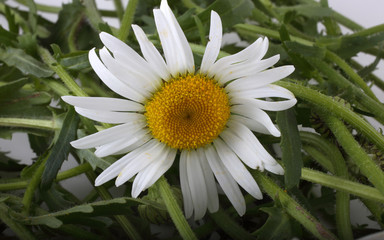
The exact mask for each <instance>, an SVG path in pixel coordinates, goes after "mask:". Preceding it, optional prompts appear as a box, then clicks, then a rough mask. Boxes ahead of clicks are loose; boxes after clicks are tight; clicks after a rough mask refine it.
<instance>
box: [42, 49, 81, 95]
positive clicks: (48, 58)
mask: <svg viewBox="0 0 384 240" xmlns="http://www.w3.org/2000/svg"><path fill="white" fill-rule="evenodd" d="M38 52H39V54H40V57H41V58H42V59H43V61H44V62H45V63H46V64H47V65H48V66H49V67H50V68H51V69H52V70H53V71H55V73H56V74H57V75H58V76H59V77H60V78H61V80H62V81H63V82H64V84H65V85H66V86H67V87H68V88H69V89H70V90H71V91H72V92H73V94H74V95H76V96H83V97H85V96H87V94H86V93H85V92H84V91H83V90H82V89H81V88H80V87H79V85H77V84H76V82H75V81H74V80H73V78H72V77H71V76H70V75H69V74H68V73H67V71H65V69H64V68H63V66H61V65H60V64H59V63H58V62H57V61H56V60H55V59H54V58H53V57H52V55H51V54H50V53H49V51H48V50H47V49H45V48H42V47H39V48H38Z"/></svg>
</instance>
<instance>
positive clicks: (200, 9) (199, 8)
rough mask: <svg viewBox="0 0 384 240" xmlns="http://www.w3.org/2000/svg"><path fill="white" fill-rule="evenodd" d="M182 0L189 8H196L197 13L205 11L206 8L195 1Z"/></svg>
mask: <svg viewBox="0 0 384 240" xmlns="http://www.w3.org/2000/svg"><path fill="white" fill-rule="evenodd" d="M181 2H182V3H183V4H184V6H186V7H187V8H194V9H196V12H197V13H201V12H202V11H204V8H202V7H200V6H199V5H197V4H196V3H194V2H193V1H192V0H181Z"/></svg>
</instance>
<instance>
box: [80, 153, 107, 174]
mask: <svg viewBox="0 0 384 240" xmlns="http://www.w3.org/2000/svg"><path fill="white" fill-rule="evenodd" d="M77 155H78V156H79V158H80V160H81V161H83V162H84V160H85V161H87V162H88V163H89V164H90V165H91V166H92V169H93V170H95V169H96V168H101V169H103V170H105V169H106V168H107V167H109V166H110V165H111V164H110V163H109V162H108V161H105V160H104V159H102V158H99V157H96V155H95V154H94V153H93V152H91V151H90V150H88V149H80V150H77Z"/></svg>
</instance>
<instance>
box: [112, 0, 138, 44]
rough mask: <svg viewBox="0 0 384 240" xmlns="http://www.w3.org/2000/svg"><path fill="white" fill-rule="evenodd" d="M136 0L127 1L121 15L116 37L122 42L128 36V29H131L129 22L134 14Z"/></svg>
mask: <svg viewBox="0 0 384 240" xmlns="http://www.w3.org/2000/svg"><path fill="white" fill-rule="evenodd" d="M138 2H139V1H138V0H129V1H128V4H127V7H126V9H125V12H124V15H123V19H122V20H121V27H120V30H119V32H118V34H117V38H118V39H120V40H121V41H123V42H124V41H125V40H126V39H127V38H128V35H129V30H130V29H131V24H132V22H133V18H134V16H135V11H136V7H137V3H138Z"/></svg>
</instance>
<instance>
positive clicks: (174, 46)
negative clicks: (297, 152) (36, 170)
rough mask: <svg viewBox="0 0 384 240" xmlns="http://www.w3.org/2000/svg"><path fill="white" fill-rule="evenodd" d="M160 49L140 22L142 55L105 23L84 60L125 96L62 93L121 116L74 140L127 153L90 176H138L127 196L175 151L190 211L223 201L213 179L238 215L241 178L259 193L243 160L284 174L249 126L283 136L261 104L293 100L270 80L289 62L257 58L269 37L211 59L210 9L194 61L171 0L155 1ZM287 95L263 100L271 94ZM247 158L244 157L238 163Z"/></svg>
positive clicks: (161, 169)
mask: <svg viewBox="0 0 384 240" xmlns="http://www.w3.org/2000/svg"><path fill="white" fill-rule="evenodd" d="M154 18H155V22H156V27H157V31H158V33H159V37H160V41H161V44H162V49H163V53H164V58H163V57H162V55H161V54H160V53H159V52H158V50H157V49H156V48H155V47H154V45H153V44H152V43H151V42H150V41H149V40H148V39H147V37H146V35H145V33H144V32H143V30H142V29H141V28H140V27H138V26H136V25H133V26H132V28H133V30H134V33H135V35H136V38H137V40H138V42H139V45H140V48H141V52H142V55H143V57H141V56H140V55H139V54H138V53H136V52H135V51H134V50H133V49H132V48H130V47H129V46H127V45H126V44H125V43H123V42H121V41H120V40H118V39H116V38H115V37H113V36H111V35H109V34H107V33H101V34H100V38H101V41H102V42H103V44H104V45H105V47H104V48H102V49H101V50H100V52H99V55H100V56H97V54H96V52H95V50H94V49H92V50H91V51H90V52H89V61H90V63H91V65H92V68H93V69H94V71H95V72H96V73H97V75H98V76H99V77H100V79H101V80H102V81H103V82H104V83H105V84H106V85H107V86H108V87H109V88H110V89H111V90H113V91H114V92H116V93H117V94H119V95H121V96H122V97H123V98H124V99H117V98H101V97H73V96H65V97H63V100H64V101H65V102H67V103H69V104H71V105H74V106H75V109H76V111H77V112H78V113H79V114H81V115H83V116H85V117H88V118H90V119H93V120H95V121H99V122H105V123H111V124H117V125H116V126H114V127H111V128H108V129H105V130H102V131H100V132H97V133H95V134H92V135H89V136H86V137H84V138H81V139H79V140H76V141H74V142H72V146H73V147H75V148H79V149H85V148H92V147H96V151H95V154H96V155H97V156H99V157H105V156H108V155H113V154H126V155H124V156H123V157H121V158H120V159H119V160H117V161H116V162H115V163H113V164H112V165H111V166H110V167H109V168H107V169H106V170H104V171H103V172H102V173H101V174H100V175H99V176H98V178H97V179H96V183H95V185H101V184H103V183H105V182H107V181H109V180H111V179H113V178H116V186H120V185H121V184H123V183H125V182H126V181H128V180H129V179H130V178H132V177H134V176H135V175H136V177H135V179H134V182H133V186H132V196H133V197H137V196H138V195H139V194H140V192H142V191H144V190H145V189H147V188H148V187H150V186H151V185H152V184H153V183H155V182H156V180H157V179H158V178H159V177H160V176H161V175H163V174H164V173H165V172H166V171H167V170H168V169H169V168H170V167H171V166H172V164H173V162H174V160H175V158H176V156H177V153H180V163H179V166H180V185H181V190H182V193H183V200H184V209H185V214H186V217H191V216H192V215H193V214H194V218H195V219H199V218H202V217H203V216H204V214H205V212H206V210H207V209H208V210H209V211H210V212H215V211H217V210H218V207H219V200H218V193H217V188H216V181H215V178H216V180H217V182H218V183H219V184H220V186H221V188H222V189H223V191H224V193H225V194H226V195H227V197H228V199H229V200H230V201H231V203H232V204H233V206H234V207H235V209H236V210H237V212H238V213H239V214H240V215H243V214H244V213H245V201H244V198H243V195H242V193H241V191H240V188H239V185H240V186H241V187H242V188H243V189H244V190H245V191H247V192H248V193H249V194H251V195H252V196H254V197H255V198H257V199H261V198H262V193H261V191H260V189H259V187H258V185H257V183H256V181H255V180H254V178H253V177H252V176H251V174H250V173H249V172H248V170H247V169H246V167H245V165H247V166H248V167H250V168H252V169H259V170H261V171H263V170H264V169H266V170H268V171H270V172H272V173H275V174H283V173H284V170H283V168H282V167H281V166H280V165H279V164H278V163H277V162H276V160H275V159H274V158H273V157H272V156H271V155H270V154H269V153H268V152H267V151H266V150H265V149H264V147H263V146H262V145H261V143H260V142H259V141H258V139H257V138H256V137H255V135H254V134H253V133H252V131H255V132H259V133H264V134H271V135H273V136H280V132H279V130H278V129H277V128H276V127H275V125H274V124H273V122H272V121H271V119H270V118H269V116H268V115H267V113H265V112H264V110H267V111H280V110H284V109H287V108H290V107H292V106H293V105H294V104H295V103H296V99H295V97H294V96H293V94H292V93H291V92H289V91H288V90H286V89H284V88H282V87H279V86H277V85H273V82H275V81H278V80H280V79H282V78H284V77H286V76H288V75H289V74H291V73H292V72H293V71H294V67H293V66H282V67H276V68H272V69H268V68H270V67H272V66H273V65H274V64H275V63H276V62H277V61H278V60H279V56H278V55H276V56H273V57H271V58H268V59H263V60H262V58H263V57H264V55H265V54H266V52H267V50H268V40H267V39H266V38H264V39H263V38H260V39H258V40H257V41H255V42H254V43H253V44H251V45H250V46H248V47H247V48H245V49H244V50H242V51H241V52H239V53H237V54H234V55H231V56H227V57H223V58H221V59H219V60H217V57H218V54H219V51H220V46H221V39H222V25H221V20H220V17H219V16H218V14H217V13H216V12H214V11H212V13H211V23H210V24H211V26H210V33H209V43H208V44H207V47H206V50H205V53H204V56H203V59H202V63H201V66H200V69H198V70H196V69H195V64H194V59H193V54H192V51H191V48H190V46H189V44H188V42H187V39H186V37H185V35H184V33H183V32H182V29H181V28H180V26H179V24H178V23H177V20H176V18H175V16H174V15H173V13H172V11H171V9H170V8H169V6H168V4H167V1H166V0H163V1H162V2H161V6H160V9H155V10H154ZM273 97H278V98H283V99H285V100H283V101H268V100H270V98H273ZM244 164H245V165H244Z"/></svg>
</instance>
